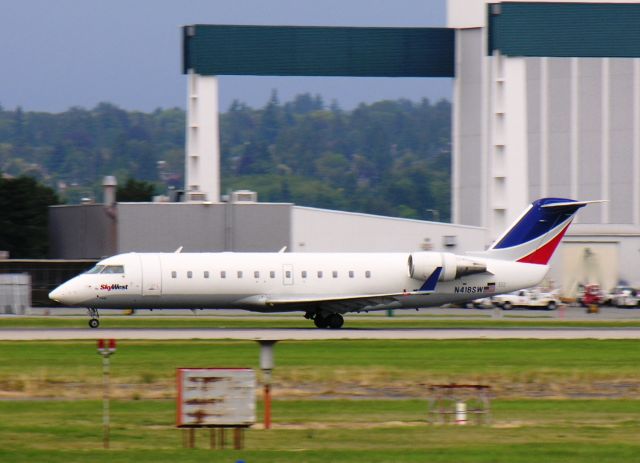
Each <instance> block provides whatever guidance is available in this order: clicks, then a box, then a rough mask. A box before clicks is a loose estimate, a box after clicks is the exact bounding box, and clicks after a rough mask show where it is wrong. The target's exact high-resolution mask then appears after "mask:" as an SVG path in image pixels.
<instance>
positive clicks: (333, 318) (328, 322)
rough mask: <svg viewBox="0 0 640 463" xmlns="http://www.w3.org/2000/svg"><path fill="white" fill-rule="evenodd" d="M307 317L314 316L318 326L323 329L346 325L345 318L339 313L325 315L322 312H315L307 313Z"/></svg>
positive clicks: (314, 321) (334, 328)
mask: <svg viewBox="0 0 640 463" xmlns="http://www.w3.org/2000/svg"><path fill="white" fill-rule="evenodd" d="M305 318H312V319H313V323H314V324H315V325H316V327H318V328H322V329H324V328H330V329H332V330H337V329H339V328H342V325H344V318H343V317H342V315H340V314H339V313H330V314H328V315H323V314H322V313H321V312H316V313H315V314H307V315H305Z"/></svg>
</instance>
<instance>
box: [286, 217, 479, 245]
mask: <svg viewBox="0 0 640 463" xmlns="http://www.w3.org/2000/svg"><path fill="white" fill-rule="evenodd" d="M291 212H292V221H291V222H292V243H291V250H292V251H300V252H304V251H313V252H363V251H368V252H389V251H416V250H433V251H447V252H465V251H473V250H483V249H485V248H484V235H485V230H484V229H482V228H478V227H469V226H460V225H452V224H448V223H439V222H425V221H422V220H410V219H400V218H396V217H384V216H378V215H371V214H359V213H354V212H343V211H332V210H327V209H316V208H311V207H301V206H294V207H293V209H292V211H291Z"/></svg>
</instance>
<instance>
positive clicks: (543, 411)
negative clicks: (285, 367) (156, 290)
mask: <svg viewBox="0 0 640 463" xmlns="http://www.w3.org/2000/svg"><path fill="white" fill-rule="evenodd" d="M174 407H175V405H174V403H173V402H172V401H159V400H155V401H116V402H114V403H113V404H112V423H113V425H112V433H111V449H110V450H108V451H105V450H103V449H102V448H101V445H102V434H101V432H102V429H101V426H100V423H101V420H100V417H101V415H100V414H101V403H100V402H99V401H74V402H67V401H19V402H0V415H1V416H2V417H3V419H2V421H0V461H3V462H16V463H22V462H33V461H46V462H65V463H72V462H86V461H91V462H103V461H104V462H131V461H139V462H147V461H148V462H165V461H166V462H173V461H176V460H177V461H184V462H192V461H193V462H195V461H199V462H201V461H228V462H235V461H237V460H240V459H241V460H243V461H246V462H326V461H345V462H369V461H372V462H388V461H389V462H390V461H393V462H396V463H402V462H417V461H436V462H445V461H447V462H450V461H461V462H540V461H544V460H546V461H563V462H596V461H597V462H620V461H637V457H638V455H639V454H640V443H638V439H637V436H638V432H639V431H640V422H639V420H638V414H639V413H640V402H639V401H617V400H608V401H597V400H590V401H546V400H535V401H524V400H521V401H495V402H494V405H493V408H494V410H493V422H494V424H493V425H492V426H466V427H461V426H451V425H441V426H434V425H429V424H428V423H427V422H426V403H425V402H424V401H419V400H376V401H370V400H363V401H280V402H276V403H275V407H274V410H273V412H274V428H273V429H271V430H268V431H265V430H261V429H251V430H249V431H247V434H246V447H245V449H243V450H240V451H235V450H225V451H211V450H208V449H207V443H208V436H207V433H206V431H204V430H202V431H199V432H198V436H197V437H198V439H197V447H198V448H197V449H193V450H184V449H182V440H181V437H182V436H181V431H180V430H178V429H176V428H175V427H174V426H173V420H174Z"/></svg>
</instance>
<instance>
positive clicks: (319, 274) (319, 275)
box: [318, 270, 322, 278]
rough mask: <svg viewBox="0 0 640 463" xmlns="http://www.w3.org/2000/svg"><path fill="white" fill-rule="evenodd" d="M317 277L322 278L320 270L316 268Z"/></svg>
mask: <svg viewBox="0 0 640 463" xmlns="http://www.w3.org/2000/svg"><path fill="white" fill-rule="evenodd" d="M318 278H322V270H318Z"/></svg>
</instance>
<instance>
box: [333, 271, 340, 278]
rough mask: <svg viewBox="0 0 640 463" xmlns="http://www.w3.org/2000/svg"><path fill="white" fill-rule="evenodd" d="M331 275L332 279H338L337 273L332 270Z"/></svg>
mask: <svg viewBox="0 0 640 463" xmlns="http://www.w3.org/2000/svg"><path fill="white" fill-rule="evenodd" d="M331 274H332V275H333V278H338V271H337V270H334V271H333V272H331Z"/></svg>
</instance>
